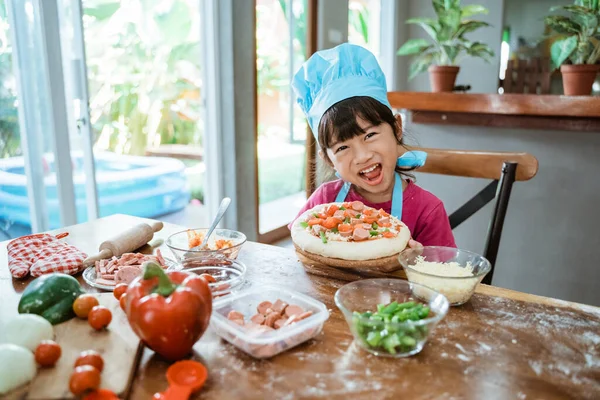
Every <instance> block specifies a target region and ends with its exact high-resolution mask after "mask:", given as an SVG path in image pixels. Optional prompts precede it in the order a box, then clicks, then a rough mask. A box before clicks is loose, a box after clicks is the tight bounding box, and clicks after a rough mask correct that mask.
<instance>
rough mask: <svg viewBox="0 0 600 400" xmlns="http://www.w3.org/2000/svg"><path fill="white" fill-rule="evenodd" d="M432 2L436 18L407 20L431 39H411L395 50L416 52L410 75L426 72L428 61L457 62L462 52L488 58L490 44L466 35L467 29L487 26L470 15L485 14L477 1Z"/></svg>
mask: <svg viewBox="0 0 600 400" xmlns="http://www.w3.org/2000/svg"><path fill="white" fill-rule="evenodd" d="M432 4H433V9H434V10H435V13H436V15H437V20H436V19H432V18H411V19H409V20H407V21H406V23H407V24H416V25H419V26H420V27H422V28H423V29H424V30H425V32H427V34H428V35H429V36H430V39H431V40H425V39H410V40H408V41H407V42H406V43H404V45H402V47H400V49H399V50H398V53H397V54H398V55H401V56H408V55H416V57H415V59H414V60H413V62H412V63H411V66H410V71H409V79H412V78H414V77H415V76H417V75H418V74H420V73H422V72H425V71H426V70H427V68H428V67H429V66H430V65H457V64H458V61H459V60H460V56H461V55H463V54H466V55H468V56H471V57H480V58H483V59H484V60H486V61H488V62H489V59H490V58H491V57H493V56H494V52H493V51H492V50H491V49H490V47H489V46H488V45H487V44H485V43H482V42H478V41H474V42H473V41H470V40H469V39H467V38H466V37H465V35H466V34H467V33H471V32H474V31H476V30H477V29H479V28H482V27H486V26H489V24H488V23H487V22H484V21H478V20H472V19H469V18H470V17H472V16H473V15H477V14H487V13H488V10H487V9H486V8H485V7H483V6H480V5H476V4H471V5H467V6H464V7H461V5H460V0H433V1H432Z"/></svg>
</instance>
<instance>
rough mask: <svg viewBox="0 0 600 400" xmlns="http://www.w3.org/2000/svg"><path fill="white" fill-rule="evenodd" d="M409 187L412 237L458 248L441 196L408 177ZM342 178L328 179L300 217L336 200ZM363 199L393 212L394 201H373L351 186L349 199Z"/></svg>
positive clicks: (405, 211) (405, 217)
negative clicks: (307, 211)
mask: <svg viewBox="0 0 600 400" xmlns="http://www.w3.org/2000/svg"><path fill="white" fill-rule="evenodd" d="M407 182H408V186H407V187H406V189H404V192H403V194H402V218H401V219H402V222H404V223H405V224H406V226H407V227H408V229H410V232H411V235H412V238H413V239H414V240H416V241H417V242H419V243H421V244H422V245H423V246H448V247H456V243H455V242H454V235H452V230H451V229H450V222H449V221H448V215H447V214H446V210H445V209H444V204H443V203H442V201H441V200H440V199H438V198H437V197H435V196H434V195H433V194H432V193H430V192H428V191H427V190H425V189H421V188H420V187H418V186H417V185H415V184H414V183H413V182H412V181H410V180H408V181H407ZM342 185H343V181H342V180H341V179H338V180H335V181H332V182H326V183H324V184H322V185H321V186H319V188H317V190H315V192H314V193H313V194H312V195H311V196H310V198H309V199H308V201H307V202H306V204H305V205H304V207H303V208H302V210H300V213H298V216H300V214H302V213H303V212H305V211H306V210H309V209H311V208H313V207H315V206H317V205H319V204H325V203H333V202H335V198H336V197H337V194H338V192H339V191H340V189H341V188H342ZM356 200H358V201H362V202H363V203H364V204H365V205H366V206H368V207H373V208H375V209H377V210H378V209H380V208H383V209H384V210H385V211H386V212H387V213H390V212H391V211H392V201H391V200H390V201H386V202H384V203H371V202H369V201H367V200H365V199H364V198H363V197H362V196H361V195H359V194H358V193H357V192H356V191H355V190H354V187H352V188H351V189H350V192H349V193H348V196H347V197H346V201H356Z"/></svg>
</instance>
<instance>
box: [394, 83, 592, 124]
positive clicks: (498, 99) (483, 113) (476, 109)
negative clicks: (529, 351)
mask: <svg viewBox="0 0 600 400" xmlns="http://www.w3.org/2000/svg"><path fill="white" fill-rule="evenodd" d="M388 99H389V100H390V104H391V105H392V107H393V108H395V109H405V110H409V111H412V122H413V123H421V124H438V125H471V126H494V127H504V128H525V129H552V130H569V131H592V132H593V131H596V132H598V131H600V97H596V96H558V95H528V94H503V95H500V94H466V93H427V92H390V93H388Z"/></svg>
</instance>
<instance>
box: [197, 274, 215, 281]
mask: <svg viewBox="0 0 600 400" xmlns="http://www.w3.org/2000/svg"><path fill="white" fill-rule="evenodd" d="M200 277H201V278H204V280H205V281H206V282H208V283H215V282H216V281H217V280H216V279H215V277H214V276H212V275H211V274H201V275H200Z"/></svg>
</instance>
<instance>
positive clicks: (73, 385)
mask: <svg viewBox="0 0 600 400" xmlns="http://www.w3.org/2000/svg"><path fill="white" fill-rule="evenodd" d="M98 386H100V371H98V370H97V369H96V368H94V367H92V366H91V365H82V366H81V367H77V368H75V370H74V371H73V374H71V379H70V380H69V390H71V393H73V394H74V395H75V396H79V395H80V394H83V393H84V392H85V391H86V390H92V389H97V388H98Z"/></svg>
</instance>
